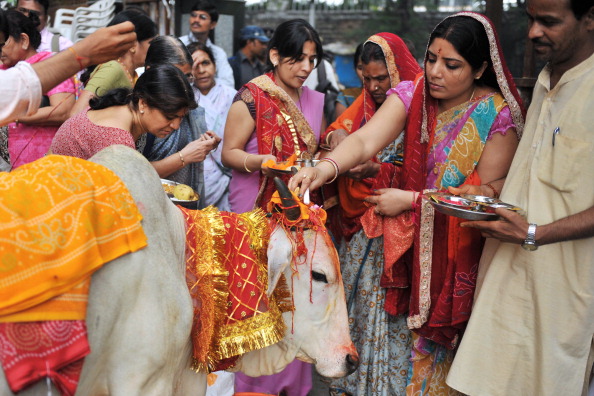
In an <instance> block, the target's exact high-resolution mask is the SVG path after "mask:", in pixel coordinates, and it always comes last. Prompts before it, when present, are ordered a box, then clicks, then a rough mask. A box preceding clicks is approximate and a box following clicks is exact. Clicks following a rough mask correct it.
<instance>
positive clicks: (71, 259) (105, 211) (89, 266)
mask: <svg viewBox="0 0 594 396" xmlns="http://www.w3.org/2000/svg"><path fill="white" fill-rule="evenodd" d="M141 219H142V216H141V214H140V212H139V211H138V208H137V207H136V205H135V203H134V199H133V198H132V196H131V195H130V193H129V191H128V189H127V188H126V186H125V185H124V183H123V182H122V181H121V180H120V179H119V178H118V177H117V176H116V175H115V174H114V173H113V172H112V171H110V170H109V169H107V168H105V167H103V166H101V165H98V164H94V163H92V162H88V161H84V160H81V159H78V158H73V157H65V156H57V155H51V156H48V157H45V158H42V159H40V160H37V161H35V162H32V163H30V164H26V165H23V166H21V167H19V168H18V169H16V170H14V171H12V172H10V173H5V172H2V173H0V235H1V238H0V322H9V321H40V320H79V319H84V317H85V313H86V303H87V297H86V291H87V289H88V280H89V279H90V276H91V274H92V273H93V272H94V271H96V270H97V269H99V268H100V267H101V265H103V264H104V263H106V262H108V261H111V260H113V259H115V258H117V257H119V256H121V255H123V254H126V253H129V252H134V251H136V250H139V249H141V248H143V247H144V246H146V244H147V242H146V236H145V235H144V231H143V230H142V226H141V224H140V220H141ZM63 293H67V294H66V295H65V296H66V297H64V296H62V297H58V298H55V297H57V296H60V295H62V294H63ZM52 298H54V300H50V299H52ZM48 300H50V301H49V302H48V303H47V305H46V306H45V307H42V306H41V305H39V304H41V303H44V302H46V301H48ZM44 305H45V304H44ZM44 308H48V309H50V310H45V309H44ZM25 310H28V311H25Z"/></svg>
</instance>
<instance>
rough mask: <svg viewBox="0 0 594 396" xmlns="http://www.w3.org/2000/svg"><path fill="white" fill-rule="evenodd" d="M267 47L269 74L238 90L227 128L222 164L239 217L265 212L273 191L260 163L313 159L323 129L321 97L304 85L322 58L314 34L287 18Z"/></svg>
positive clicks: (298, 21)
mask: <svg viewBox="0 0 594 396" xmlns="http://www.w3.org/2000/svg"><path fill="white" fill-rule="evenodd" d="M268 48H269V50H268V66H269V67H270V68H271V69H272V71H271V72H268V73H266V74H264V75H262V76H260V77H256V78H255V79H253V80H251V81H250V82H249V83H247V84H246V85H244V86H243V87H242V88H241V89H240V90H239V91H238V92H237V95H236V97H235V99H234V103H233V104H232V105H231V108H230V110H229V114H228V116H227V123H226V125H225V138H224V141H223V151H222V160H223V164H224V165H225V166H227V167H230V168H232V169H233V176H232V179H231V184H230V186H229V203H230V206H231V210H232V211H234V212H238V213H243V212H246V211H249V210H251V209H253V208H254V207H261V208H263V209H265V208H266V205H267V203H268V201H269V200H270V198H271V197H272V194H273V192H274V191H275V189H274V185H273V183H272V182H269V181H268V179H269V177H268V176H271V175H272V176H274V174H273V173H271V171H270V169H269V168H268V167H266V166H264V164H265V163H266V162H267V161H270V160H272V161H274V162H282V161H286V160H288V159H289V158H290V157H291V156H292V155H293V154H295V155H296V156H297V157H299V158H304V159H311V158H313V155H314V154H315V153H316V151H317V149H318V141H319V136H320V133H321V130H322V126H323V125H322V124H323V105H324V95H323V94H320V93H319V92H316V91H313V90H310V89H308V88H307V87H303V86H302V85H303V82H304V81H305V79H306V78H307V76H309V74H310V73H311V71H312V70H313V68H314V66H315V64H316V61H317V62H318V63H319V61H321V58H322V44H321V42H320V39H319V36H318V34H317V32H316V31H315V30H314V29H313V28H312V27H311V25H309V24H308V23H307V22H306V21H304V20H303V19H295V20H290V21H287V22H284V23H282V24H280V25H279V26H278V27H277V28H276V30H275V33H274V35H273V37H272V38H271V40H270V42H269V44H268ZM284 179H285V182H286V181H287V180H288V179H289V177H288V175H287V176H285V177H284Z"/></svg>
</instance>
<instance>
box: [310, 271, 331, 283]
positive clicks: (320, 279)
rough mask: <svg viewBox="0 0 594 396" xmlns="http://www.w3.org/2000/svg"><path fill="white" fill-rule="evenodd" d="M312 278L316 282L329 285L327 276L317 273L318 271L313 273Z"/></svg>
mask: <svg viewBox="0 0 594 396" xmlns="http://www.w3.org/2000/svg"><path fill="white" fill-rule="evenodd" d="M311 277H312V278H313V280H315V281H316V282H324V283H328V279H326V275H324V274H322V273H320V272H316V271H311Z"/></svg>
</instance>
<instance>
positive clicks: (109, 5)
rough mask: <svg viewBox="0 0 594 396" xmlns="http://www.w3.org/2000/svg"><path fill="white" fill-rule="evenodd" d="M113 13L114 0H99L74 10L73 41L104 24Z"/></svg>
mask: <svg viewBox="0 0 594 396" xmlns="http://www.w3.org/2000/svg"><path fill="white" fill-rule="evenodd" d="M114 14H115V0H99V1H98V2H96V3H94V4H93V5H91V6H89V7H79V8H77V9H76V10H75V11H74V17H73V22H72V25H73V33H72V35H73V37H72V39H73V41H78V40H81V39H83V38H85V37H86V36H88V35H89V34H91V33H93V32H94V31H95V30H97V29H99V28H101V27H104V26H106V25H107V24H108V23H109V21H110V20H111V19H112V18H113V16H114Z"/></svg>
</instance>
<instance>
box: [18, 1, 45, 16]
mask: <svg viewBox="0 0 594 396" xmlns="http://www.w3.org/2000/svg"><path fill="white" fill-rule="evenodd" d="M35 2H36V3H37V4H39V5H40V6H42V7H43V12H44V15H47V11H48V10H49V0H35ZM18 3H19V2H18V1H17V4H18Z"/></svg>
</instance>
